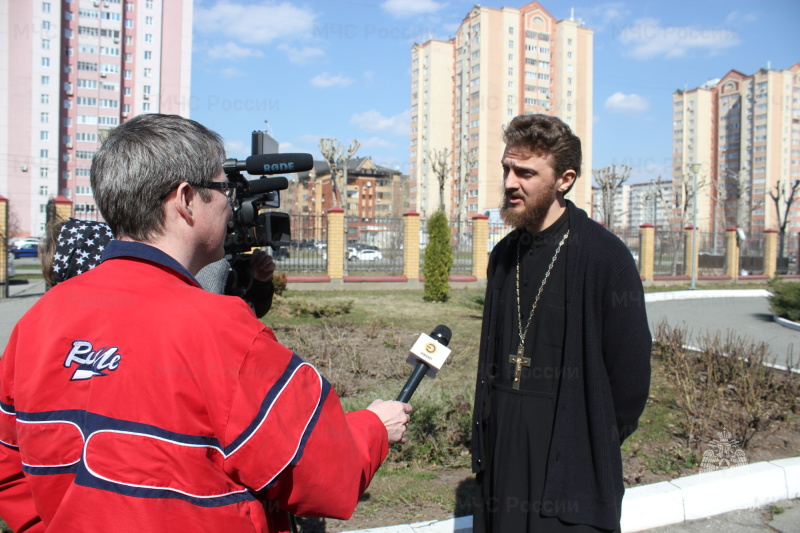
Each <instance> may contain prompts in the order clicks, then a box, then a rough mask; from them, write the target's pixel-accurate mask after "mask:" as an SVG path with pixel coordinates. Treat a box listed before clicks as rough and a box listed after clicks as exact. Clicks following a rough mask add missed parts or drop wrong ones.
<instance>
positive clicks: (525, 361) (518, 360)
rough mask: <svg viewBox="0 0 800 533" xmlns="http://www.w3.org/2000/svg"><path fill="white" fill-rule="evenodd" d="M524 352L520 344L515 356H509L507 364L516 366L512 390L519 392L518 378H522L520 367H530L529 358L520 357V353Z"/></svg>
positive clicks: (523, 347) (523, 346) (522, 345)
mask: <svg viewBox="0 0 800 533" xmlns="http://www.w3.org/2000/svg"><path fill="white" fill-rule="evenodd" d="M524 350H525V345H524V344H522V343H520V344H519V349H517V355H513V354H512V355H509V356H508V362H509V363H511V364H512V365H517V367H516V368H515V369H514V385H513V388H514V390H519V378H520V376H522V367H523V365H524V366H531V358H530V357H525V356H524V355H522V352H523V351H524Z"/></svg>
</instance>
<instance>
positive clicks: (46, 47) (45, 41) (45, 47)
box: [42, 39, 50, 50]
mask: <svg viewBox="0 0 800 533" xmlns="http://www.w3.org/2000/svg"><path fill="white" fill-rule="evenodd" d="M42 50H50V39H42Z"/></svg>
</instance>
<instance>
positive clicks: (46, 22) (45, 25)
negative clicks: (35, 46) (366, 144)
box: [42, 20, 50, 31]
mask: <svg viewBox="0 0 800 533" xmlns="http://www.w3.org/2000/svg"><path fill="white" fill-rule="evenodd" d="M42 31H50V21H49V20H43V21H42Z"/></svg>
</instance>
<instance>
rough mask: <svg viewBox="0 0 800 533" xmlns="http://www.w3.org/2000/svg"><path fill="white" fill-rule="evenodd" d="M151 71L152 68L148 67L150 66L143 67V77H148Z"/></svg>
mask: <svg viewBox="0 0 800 533" xmlns="http://www.w3.org/2000/svg"><path fill="white" fill-rule="evenodd" d="M151 72H152V69H150V68H145V69H144V77H145V78H149V77H150V73H151Z"/></svg>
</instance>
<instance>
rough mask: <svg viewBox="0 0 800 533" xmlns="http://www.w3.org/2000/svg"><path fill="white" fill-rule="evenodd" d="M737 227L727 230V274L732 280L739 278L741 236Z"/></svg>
mask: <svg viewBox="0 0 800 533" xmlns="http://www.w3.org/2000/svg"><path fill="white" fill-rule="evenodd" d="M737 231H738V230H737V228H727V229H726V230H725V274H726V275H728V276H730V277H731V279H732V280H734V281H736V280H737V279H739V236H738V234H737Z"/></svg>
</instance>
